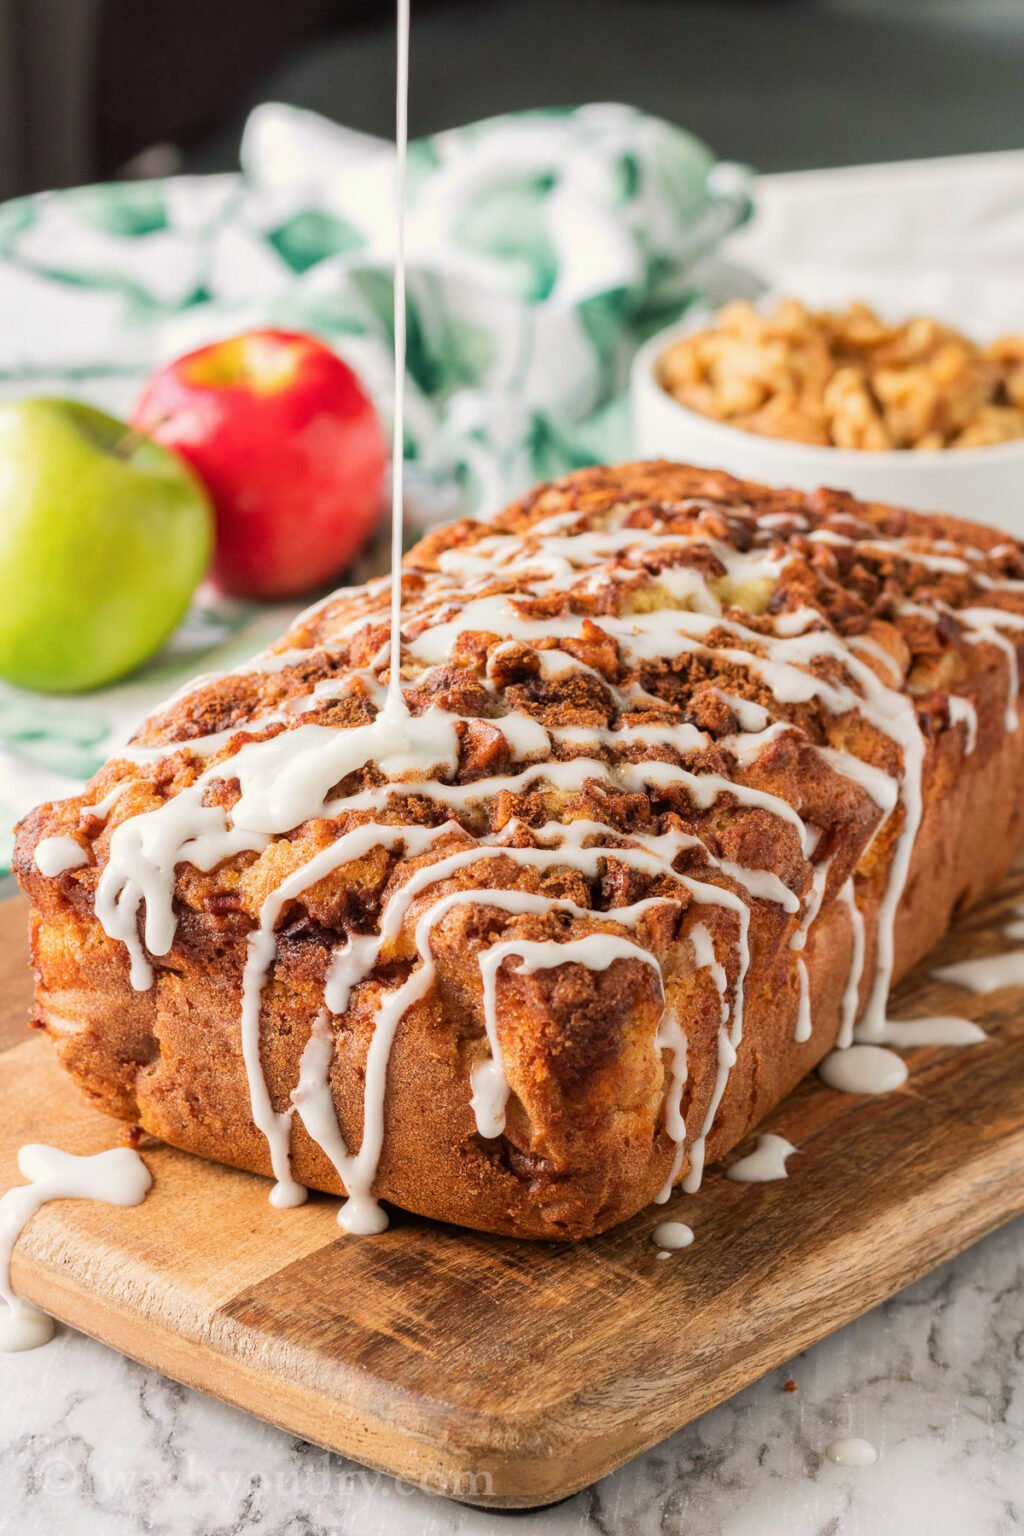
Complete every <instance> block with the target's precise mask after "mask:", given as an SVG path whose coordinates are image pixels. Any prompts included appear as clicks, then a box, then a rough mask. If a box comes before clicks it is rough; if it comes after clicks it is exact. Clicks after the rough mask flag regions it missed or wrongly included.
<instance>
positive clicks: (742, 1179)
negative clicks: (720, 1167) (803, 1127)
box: [725, 1132, 797, 1184]
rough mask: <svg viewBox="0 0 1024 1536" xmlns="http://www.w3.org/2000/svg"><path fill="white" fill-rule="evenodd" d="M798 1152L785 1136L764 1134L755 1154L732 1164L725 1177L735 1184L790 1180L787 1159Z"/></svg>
mask: <svg viewBox="0 0 1024 1536" xmlns="http://www.w3.org/2000/svg"><path fill="white" fill-rule="evenodd" d="M796 1151H797V1148H796V1147H794V1145H793V1143H792V1142H791V1141H787V1140H786V1138H785V1136H775V1135H772V1133H771V1132H767V1133H763V1134H762V1135H760V1136H759V1137H758V1138H757V1146H756V1147H755V1148H754V1150H753V1152H749V1153H748V1154H747V1156H746V1157H741V1158H740V1159H739V1161H738V1162H735V1163H732V1164H731V1165H730V1166H729V1167H728V1168H727V1169H726V1170H725V1176H726V1178H727V1179H732V1181H733V1183H734V1184H769V1183H771V1182H772V1181H773V1180H775V1179H785V1178H788V1176H789V1174H788V1170H787V1168H786V1159H787V1157H792V1156H793V1153H794V1152H796Z"/></svg>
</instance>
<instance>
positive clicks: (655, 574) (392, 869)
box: [17, 464, 1024, 1238]
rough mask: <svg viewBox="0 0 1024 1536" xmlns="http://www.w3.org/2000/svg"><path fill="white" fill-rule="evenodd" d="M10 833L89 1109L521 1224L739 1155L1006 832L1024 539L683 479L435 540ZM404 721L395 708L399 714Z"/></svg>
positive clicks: (353, 1206)
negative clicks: (395, 609)
mask: <svg viewBox="0 0 1024 1536" xmlns="http://www.w3.org/2000/svg"><path fill="white" fill-rule="evenodd" d="M389 591H390V582H389V580H388V579H386V578H385V579H382V580H380V581H377V582H371V583H370V584H369V585H368V586H365V587H360V588H352V589H347V590H343V591H340V592H337V593H335V594H334V595H333V596H331V597H330V598H328V599H327V600H326V601H324V602H322V603H320V604H318V605H317V606H316V607H315V608H313V609H311V610H309V611H308V612H307V613H305V614H303V615H302V616H301V617H300V618H299V619H298V620H297V621H296V622H295V624H294V625H293V626H292V628H291V630H290V631H289V632H288V634H287V635H286V636H285V637H284V638H283V639H282V641H281V642H280V644H278V645H277V646H275V647H273V648H272V649H271V650H270V651H269V652H268V653H266V654H264V655H263V656H261V657H259V658H257V659H256V660H255V661H254V662H252V663H251V664H250V665H247V666H243V667H240V668H238V669H236V670H235V671H232V672H229V673H226V674H224V675H221V676H215V677H209V678H204V679H199V680H197V681H196V683H195V684H193V685H192V686H191V687H190V688H189V689H188V690H187V691H185V692H183V693H182V694H179V695H178V696H177V697H176V698H175V699H174V700H172V702H171V703H170V704H169V705H168V707H167V708H166V709H165V710H164V711H163V712H162V713H159V714H157V715H155V716H153V717H152V718H151V719H149V720H148V721H147V722H146V724H145V725H144V726H143V727H142V729H141V730H140V731H139V733H138V735H137V737H136V738H135V741H134V742H133V744H132V746H131V747H129V748H128V749H126V750H125V751H123V752H121V753H120V754H119V755H118V756H116V757H115V758H114V759H113V760H112V761H111V762H110V763H109V764H108V765H107V766H106V767H105V768H104V769H103V770H102V771H101V772H100V773H99V774H97V775H96V777H95V778H94V779H93V781H92V782H91V783H90V785H89V786H88V787H87V788H86V790H85V791H84V792H83V793H82V794H81V795H79V796H77V797H76V798H74V799H70V800H65V801H62V802H60V803H56V804H51V805H45V806H43V807H41V808H40V809H39V810H37V811H35V812H33V813H32V814H31V815H30V816H28V817H27V818H26V819H25V821H24V822H23V823H22V825H21V827H20V829H19V837H18V847H17V869H18V874H19V878H20V880H21V882H22V884H23V886H24V887H25V889H26V891H27V892H28V894H29V896H30V898H31V903H32V942H33V951H34V957H35V964H36V969H37V975H38V985H37V1012H38V1019H39V1021H40V1022H41V1023H42V1024H43V1025H44V1026H45V1028H46V1030H47V1031H48V1033H49V1035H50V1037H51V1038H52V1040H53V1042H54V1044H55V1046H56V1049H57V1053H58V1056H59V1058H60V1060H61V1062H62V1064H63V1065H64V1067H65V1068H66V1069H67V1070H68V1072H69V1073H70V1074H71V1075H72V1077H73V1078H74V1079H75V1080H76V1082H77V1083H78V1084H79V1085H80V1087H81V1088H82V1089H83V1090H84V1091H85V1093H86V1094H87V1095H88V1097H89V1098H90V1100H91V1101H92V1102H93V1103H94V1104H96V1105H97V1106H99V1107H100V1108H101V1109H103V1110H105V1111H106V1112H108V1113H109V1114H112V1115H115V1116H118V1117H120V1118H122V1119H125V1120H128V1121H131V1122H134V1123H136V1124H138V1125H139V1126H141V1127H143V1128H144V1129H145V1130H146V1131H149V1132H151V1133H152V1134H153V1135H155V1136H157V1137H160V1138H162V1139H163V1140H165V1141H167V1142H170V1143H172V1144H173V1145H175V1146H178V1147H184V1148H187V1149H188V1150H190V1151H193V1152H197V1153H200V1154H202V1155H203V1156H205V1157H209V1158H213V1159H216V1160H218V1161H221V1162H225V1163H230V1164H234V1165H236V1166H238V1167H242V1168H248V1169H252V1170H254V1171H256V1172H259V1173H272V1174H273V1176H274V1178H275V1184H274V1193H273V1196H272V1198H273V1199H274V1200H275V1201H276V1203H279V1204H291V1203H295V1202H297V1201H298V1200H300V1199H302V1198H303V1197H304V1195H305V1189H306V1187H307V1186H308V1187H312V1188H315V1189H321V1190H327V1191H333V1192H338V1193H346V1194H347V1195H348V1199H347V1202H346V1204H345V1205H344V1206H343V1208H342V1221H343V1224H344V1225H346V1226H348V1227H349V1228H350V1229H351V1230H360V1231H367V1230H375V1229H377V1228H378V1227H379V1226H380V1225H381V1224H382V1223H383V1221H384V1219H385V1218H384V1217H383V1215H382V1213H381V1212H380V1208H379V1206H378V1205H377V1203H376V1200H377V1197H383V1198H385V1199H387V1200H389V1201H393V1202H395V1203H396V1204H398V1205H400V1206H403V1207H405V1208H407V1209H408V1210H411V1211H415V1212H419V1213H421V1214H424V1215H428V1216H433V1217H439V1218H441V1219H444V1220H448V1221H454V1222H459V1223H462V1224H463V1225H465V1226H468V1227H475V1228H479V1229H482V1230H486V1231H492V1232H504V1233H511V1234H514V1235H517V1236H522V1237H540V1238H546V1237H557V1238H579V1237H585V1236H587V1235H589V1234H592V1233H595V1232H599V1231H601V1230H603V1229H604V1228H607V1227H609V1226H611V1225H613V1224H614V1223H616V1222H619V1221H622V1220H623V1219H624V1218H626V1217H628V1216H629V1215H631V1214H632V1213H634V1212H635V1211H637V1210H638V1209H640V1208H641V1207H642V1206H644V1205H645V1204H646V1203H647V1202H649V1201H651V1200H652V1199H656V1198H657V1197H658V1196H659V1195H663V1194H667V1193H668V1191H670V1190H671V1188H672V1187H673V1186H674V1185H675V1184H677V1183H678V1182H679V1181H682V1182H683V1183H684V1185H685V1186H686V1187H687V1188H689V1189H694V1188H696V1187H697V1185H698V1184H699V1183H700V1179H701V1174H702V1170H703V1168H704V1165H705V1163H706V1162H708V1161H710V1160H714V1159H716V1158H718V1157H720V1156H721V1155H722V1154H723V1153H724V1152H726V1151H727V1150H728V1149H729V1148H731V1147H732V1146H733V1145H734V1144H735V1143H736V1142H737V1141H738V1140H739V1139H740V1138H741V1137H742V1136H743V1135H744V1134H745V1133H746V1132H747V1131H748V1130H749V1129H750V1128H751V1127H752V1126H753V1125H754V1124H756V1122H757V1121H758V1120H759V1119H760V1118H761V1117H762V1116H763V1115H764V1114H765V1113H766V1112H767V1111H768V1110H769V1109H770V1108H771V1107H772V1106H773V1105H774V1104H776V1103H777V1102H778V1100H779V1099H780V1098H781V1097H782V1096H783V1095H784V1094H785V1093H786V1092H787V1091H788V1090H789V1089H790V1087H791V1086H792V1085H793V1084H794V1083H795V1082H796V1081H797V1080H798V1079H799V1078H800V1077H801V1076H802V1075H804V1074H805V1073H806V1072H808V1071H809V1070H810V1069H811V1068H812V1067H813V1066H814V1065H815V1064H816V1063H817V1062H818V1061H819V1060H820V1059H821V1058H822V1057H823V1056H824V1055H825V1053H826V1052H828V1051H829V1050H831V1049H832V1048H833V1047H834V1046H835V1045H836V1044H837V1042H839V1043H840V1044H842V1043H845V1042H848V1041H849V1040H850V1038H851V1036H852V1032H853V1029H854V1024H855V1021H856V1020H857V1019H858V1018H859V1019H860V1026H859V1027H860V1029H861V1030H862V1031H864V1032H865V1033H866V1035H867V1036H868V1037H870V1036H871V1034H872V1033H874V1034H875V1035H876V1037H877V1035H878V1034H879V1031H880V1029H881V1028H882V1027H884V1017H885V1004H886V997H887V993H888V990H889V986H890V983H891V982H892V980H893V979H894V978H895V977H898V976H899V975H900V974H901V973H902V972H904V971H906V970H907V968H908V967H909V966H910V965H911V964H913V963H914V962H915V961H916V960H917V959H918V958H919V957H920V956H921V955H922V954H923V953H924V952H925V951H926V950H927V949H928V948H929V947H930V946H931V945H932V944H933V943H934V942H935V941H936V939H937V938H938V937H939V936H940V935H941V934H942V932H943V931H944V929H945V928H946V926H947V925H948V923H949V921H950V919H951V917H952V916H953V914H954V913H955V912H957V911H958V910H959V909H960V908H962V907H963V906H964V905H965V904H967V903H970V902H972V901H973V900H974V899H975V898H976V897H978V896H979V895H980V894H981V893H982V892H983V891H985V889H986V888H988V887H989V886H991V885H992V883H993V882H994V881H995V880H996V879H997V878H998V877H999V875H1000V874H1001V873H1002V871H1003V870H1004V869H1005V868H1006V866H1007V865H1008V864H1009V862H1010V861H1011V859H1012V857H1013V855H1014V853H1015V851H1016V849H1017V847H1018V844H1019V843H1020V841H1021V815H1022V809H1024V805H1022V794H1021V784H1022V774H1021V766H1022V750H1024V748H1022V732H1021V729H1020V726H1019V724H1018V716H1017V692H1018V686H1017V685H1018V670H1017V669H1018V644H1019V642H1020V640H1021V630H1022V628H1024V549H1022V547H1021V546H1020V545H1018V544H1017V543H1015V542H1013V541H1011V540H1009V539H1007V538H1006V537H1005V536H1004V535H1002V534H1000V533H997V532H994V531H991V530H989V529H986V528H983V527H976V526H974V525H968V524H964V523H959V522H955V521H954V520H952V519H949V518H944V517H938V516H936V517H922V516H917V515H914V514H911V513H908V512H899V511H894V510H892V509H891V508H888V507H881V506H873V505H863V504H860V503H858V502H856V501H854V500H852V499H851V498H850V497H848V496H845V495H841V494H839V493H836V492H831V491H821V492H818V493H816V494H814V495H811V496H804V495H802V494H798V493H796V492H792V491H776V490H768V489H765V488H764V487H762V486H757V485H748V484H744V483H741V482H739V481H736V480H733V479H730V478H729V477H727V476H725V475H721V474H716V473H712V472H706V471H703V470H696V469H688V468H684V467H682V466H678V465H671V464H638V465H628V466H625V467H623V468H618V469H592V470H585V471H583V472H581V473H578V474H575V475H572V476H569V477H568V478H566V479H564V480H561V481H558V482H556V483H555V484H553V485H548V486H543V487H541V488H539V489H537V490H535V491H533V492H532V493H531V494H530V495H529V496H527V497H525V498H524V499H523V500H522V501H520V502H518V503H516V504H515V505H514V506H512V507H510V508H509V509H508V510H507V511H505V512H503V513H502V514H501V515H500V516H498V517H496V518H495V519H494V520H493V521H491V522H489V523H475V522H459V523H455V524H453V525H452V526H450V527H446V528H443V529H440V530H438V531H436V532H433V533H431V534H430V535H429V536H428V537H427V538H426V539H425V540H423V542H422V543H420V544H419V545H418V546H417V547H416V548H415V549H414V550H413V551H412V553H411V554H410V555H409V556H408V557H407V560H406V565H405V569H404V572H403V577H402V593H403V597H402V601H403V630H402V640H403V644H402V656H401V667H400V681H401V692H399V691H398V689H397V687H395V688H393V689H391V690H390V691H389V689H388V687H387V685H388V683H389V682H391V681H394V682H395V683H396V684H397V681H398V679H394V680H392V679H391V667H392V666H393V664H394V661H395V658H393V657H392V656H390V655H389V645H388V623H387V610H388V601H389ZM403 696H404V698H403Z"/></svg>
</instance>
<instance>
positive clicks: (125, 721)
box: [0, 105, 750, 874]
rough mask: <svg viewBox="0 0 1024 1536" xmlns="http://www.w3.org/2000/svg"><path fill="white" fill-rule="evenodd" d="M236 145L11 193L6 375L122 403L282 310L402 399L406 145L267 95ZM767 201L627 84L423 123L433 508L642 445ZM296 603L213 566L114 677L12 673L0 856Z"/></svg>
mask: <svg viewBox="0 0 1024 1536" xmlns="http://www.w3.org/2000/svg"><path fill="white" fill-rule="evenodd" d="M241 162H242V173H241V175H238V176H235V175H231V176H211V177H202V178H196V177H180V178H175V179H173V180H169V181H163V182H128V183H121V184H118V185H113V186H102V187H85V188H80V189H76V190H73V191H70V192H61V193H50V194H44V195H42V196H38V197H32V198H23V199H20V200H18V201H16V202H13V203H8V204H6V205H5V206H2V207H0V337H2V338H3V344H2V351H0V398H2V397H6V398H9V397H11V396H17V395H24V394H62V395H74V396H80V397H83V398H85V399H88V400H90V401H92V402H93V403H96V404H99V405H102V406H105V407H106V408H108V409H110V410H112V411H114V412H115V413H119V414H124V413H127V412H128V411H129V410H130V409H131V405H132V403H133V400H134V398H135V396H136V394H137V391H138V387H139V384H140V382H141V380H142V379H143V377H144V376H145V375H146V374H147V373H148V372H149V371H150V369H152V368H153V366H154V365H155V364H157V363H158V362H161V361H163V360H165V359H167V358H170V357H173V356H175V355H176V354H178V353H180V352H182V351H184V350H187V349H188V348H190V347H193V346H197V345H199V344H201V343H202V342H205V341H208V340H211V339H213V338H215V337H218V336H222V335H226V334H230V333H232V332H234V331H238V330H242V329H247V328H249V327H252V326H256V325H267V324H273V325H279V326H284V327H289V328H294V329H298V330H307V331H312V332H315V333H317V334H319V335H321V336H323V337H324V338H325V339H326V340H328V341H329V342H330V343H331V344H332V345H333V346H334V347H335V348H336V349H337V350H338V351H339V352H340V353H341V354H342V356H344V357H345V358H346V359H347V360H348V361H349V362H350V363H351V364H352V365H353V367H354V368H356V370H357V371H358V372H359V374H360V376H361V377H362V379H363V380H364V382H365V383H366V385H367V387H368V388H369V390H370V391H371V393H372V395H373V397H374V399H375V401H376V402H377V404H378V406H379V407H380V409H381V411H382V413H383V415H384V417H385V418H388V417H389V416H390V409H391V397H392V389H393V377H392V364H391V344H392V331H391V274H392V262H393V250H394V200H393V178H394V152H393V149H392V147H391V146H390V145H388V144H386V143H383V142H381V141H379V140H375V139H370V138H367V137H365V136H364V135H361V134H355V133H351V132H349V131H348V130H345V129H342V128H338V127H336V126H334V125H333V124H330V123H328V122H326V121H324V120H323V119H321V118H319V117H316V116H314V115H313V114H310V113H305V112H299V111H296V110H294V109H292V108H287V107H281V106H264V107H260V108H259V109H257V111H256V112H254V113H253V115H252V117H251V118H250V120H249V123H248V125H247V127H246V131H245V135H244V139H243V144H242V154H241ZM749 207H750V204H749V178H748V175H747V173H746V172H745V171H743V170H742V169H741V168H739V167H736V166H731V165H726V164H722V163H717V164H716V163H715V161H714V159H713V156H712V155H711V153H710V151H709V150H708V149H707V148H706V147H705V146H704V145H703V144H701V143H699V142H698V141H697V140H696V139H694V138H693V137H692V136H691V135H689V134H687V133H685V132H684V131H682V130H681V129H679V128H675V127H672V126H671V125H669V124H668V123H665V122H662V121H660V120H659V119H656V118H652V117H649V116H646V115H645V114H643V113H641V112H638V111H636V110H634V109H632V108H629V107H625V106H618V105H594V106H585V107H579V108H574V109H571V110H566V111H559V112H530V113H523V114H519V115H514V116H507V117H499V118H494V119H492V120H490V121H487V122H483V123H477V124H474V125H471V126H470V127H467V128H462V129H457V130H452V131H450V132H446V133H441V134H437V135H435V136H433V137H432V138H427V139H421V140H419V141H417V142H416V143H414V144H413V145H412V146H410V165H409V212H408V221H407V222H408V229H407V242H408V251H409V322H408V329H409V362H408V381H407V391H408V403H407V414H406V423H407V425H406V456H407V459H408V461H409V478H410V484H409V512H410V518H409V521H410V524H411V526H412V528H413V530H414V531H415V530H416V529H417V528H419V527H422V526H423V524H424V523H426V522H429V521H432V520H436V519H437V518H439V517H446V516H453V515H457V514H459V513H470V514H474V513H485V512H487V511H490V510H493V509H495V508H496V507H498V506H500V505H501V503H502V502H503V501H504V500H507V499H509V498H510V497H511V496H512V495H514V494H516V493H517V492H518V491H521V490H522V489H523V488H524V487H526V486H528V485H529V484H531V483H532V482H534V481H536V480H540V479H546V478H549V477H550V476H552V475H556V474H559V473H562V472H564V471H565V470H566V469H569V468H572V467H574V466H577V465H580V464H585V463H591V462H594V461H595V460H596V459H600V458H613V457H615V456H622V455H624V454H625V453H626V452H627V447H628V435H627V431H626V422H625V413H624V410H623V409H622V394H623V390H624V387H625V382H626V372H627V369H628V363H629V359H630V357H631V355H632V353H633V351H634V350H635V348H636V346H637V345H638V344H639V342H640V341H641V340H643V339H644V338H645V337H646V336H647V335H649V334H650V333H651V332H652V331H653V330H654V329H656V328H658V327H659V326H661V325H664V324H667V323H668V322H669V321H671V320H673V319H675V318H676V317H677V316H678V315H679V314H681V313H682V312H683V311H684V310H685V309H686V308H687V307H688V306H689V305H691V304H692V303H694V302H696V301H698V300H700V299H701V298H703V297H704V286H703V279H702V277H701V270H700V269H701V264H702V262H704V259H705V258H706V257H707V256H708V255H709V254H710V253H711V252H712V251H713V250H714V248H715V247H716V245H717V244H718V243H719V241H720V240H721V239H722V237H723V236H724V235H725V234H727V233H728V232H729V231H730V230H731V229H733V228H734V227H735V226H736V225H737V224H738V223H740V222H742V220H743V219H744V218H745V217H746V215H747V213H748V212H749ZM287 617H288V612H287V610H282V609H280V608H277V609H266V608H259V609H257V608H255V607H254V606H252V605H246V604H240V603H231V602H227V601H225V600H223V599H219V598H217V597H216V596H215V595H213V594H211V593H208V592H205V591H203V592H201V593H200V595H199V598H198V599H197V602H196V604H195V605H194V607H193V611H192V613H191V614H190V616H189V618H188V620H187V621H186V623H185V624H184V625H183V626H182V629H181V631H180V632H179V633H178V635H176V636H175V638H174V640H173V641H172V642H171V644H170V645H169V646H168V647H166V648H165V650H164V651H163V652H162V653H161V655H160V656H159V657H157V658H156V659H155V660H154V661H153V662H152V663H150V664H149V665H148V666H147V667H145V668H144V669H142V670H141V671H140V672H138V673H136V674H135V675H134V676H133V677H132V678H130V679H129V680H128V681H127V682H125V683H123V684H121V685H119V686H117V687H114V688H109V689H105V690H103V691H101V692H98V693H95V694H91V695H88V696H83V697H77V698H47V697H43V696H41V695H34V694H26V693H23V692H18V691H16V690H14V689H10V688H4V687H2V685H0V874H2V873H3V872H4V870H5V868H6V867H7V864H8V861H9V853H10V838H9V834H8V831H7V829H8V828H9V827H10V825H11V824H12V822H13V821H14V820H15V819H16V817H17V816H19V815H21V814H23V813H24V811H25V810H27V809H28V808H29V807H30V806H31V805H33V804H35V803H36V802H37V801H39V800H41V799H48V798H55V797H57V796H60V795H65V794H68V793H72V792H74V790H75V789H76V788H77V787H78V786H79V785H80V784H81V782H82V781H83V780H84V779H86V778H87V777H88V776H89V775H90V774H91V773H93V772H94V771H95V770H96V768H97V767H98V766H99V765H100V763H101V762H102V761H103V760H104V759H105V758H106V757H107V756H108V755H109V753H110V751H111V749H112V748H113V747H114V746H116V745H118V744H119V743H120V742H121V741H123V740H125V739H126V738H127V736H128V735H129V734H130V733H131V731H132V729H133V728H134V726H135V725H136V724H137V723H138V721H139V719H140V718H141V717H142V716H143V715H144V714H145V713H146V712H147V710H148V709H149V708H150V707H152V705H154V704H155V703H157V702H158V701H159V700H160V698H162V697H163V696H164V695H165V694H166V693H167V692H168V691H170V690H171V689H172V688H173V687H174V686H176V685H178V684H180V683H181V681H182V680H183V678H185V677H187V676H189V675H190V674H191V673H193V672H196V671H199V670H202V671H209V670H216V669H219V668H221V667H223V666H225V665H230V664H231V663H232V662H233V661H234V660H236V659H241V657H242V656H244V655H246V654H248V653H249V652H251V651H252V650H253V649H255V648H256V647H257V646H259V645H261V644H263V643H265V642H266V641H267V640H269V639H270V638H271V637H272V636H273V635H274V634H276V633H278V632H279V631H280V629H281V628H282V626H283V623H284V622H285V620H286V618H287Z"/></svg>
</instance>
